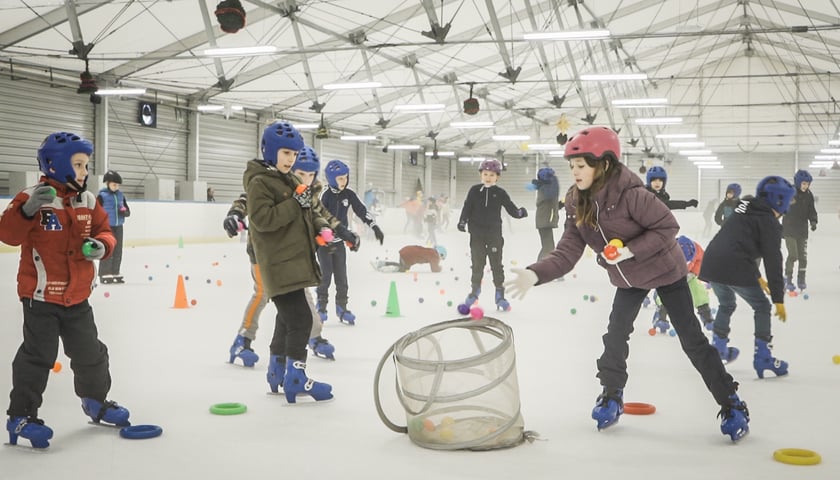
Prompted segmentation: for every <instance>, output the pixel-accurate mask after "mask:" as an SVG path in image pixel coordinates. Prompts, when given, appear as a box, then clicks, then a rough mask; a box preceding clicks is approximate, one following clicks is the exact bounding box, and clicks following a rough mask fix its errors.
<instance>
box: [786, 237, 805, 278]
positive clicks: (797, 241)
mask: <svg viewBox="0 0 840 480" xmlns="http://www.w3.org/2000/svg"><path fill="white" fill-rule="evenodd" d="M785 246H787V251H788V256H787V259H786V260H785V276H786V277H791V281H793V280H792V278H793V264H794V263H796V262H797V261H798V262H799V268H798V277H799V279H802V280H804V278H805V269H807V268H808V239H807V238H794V237H785Z"/></svg>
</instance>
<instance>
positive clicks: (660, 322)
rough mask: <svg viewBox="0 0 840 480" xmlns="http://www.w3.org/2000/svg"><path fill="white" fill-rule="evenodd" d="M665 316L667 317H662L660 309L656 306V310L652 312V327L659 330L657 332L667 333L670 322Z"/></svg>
mask: <svg viewBox="0 0 840 480" xmlns="http://www.w3.org/2000/svg"><path fill="white" fill-rule="evenodd" d="M667 318H668V317H664V318H663V317H662V309H661V308H659V307H656V311H655V312H653V328H655V329H657V330H659V333H662V334H665V333H668V330H670V329H671V322H669V321H668V320H667Z"/></svg>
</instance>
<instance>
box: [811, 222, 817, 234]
mask: <svg viewBox="0 0 840 480" xmlns="http://www.w3.org/2000/svg"><path fill="white" fill-rule="evenodd" d="M811 231H812V232H816V231H817V224H816V223H812V224H811Z"/></svg>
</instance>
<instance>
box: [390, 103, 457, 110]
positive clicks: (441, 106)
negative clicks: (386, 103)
mask: <svg viewBox="0 0 840 480" xmlns="http://www.w3.org/2000/svg"><path fill="white" fill-rule="evenodd" d="M445 109H446V105H444V104H442V103H429V104H426V105H422V104H420V105H394V110H397V111H400V112H439V111H441V110H445Z"/></svg>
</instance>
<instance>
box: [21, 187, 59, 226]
mask: <svg viewBox="0 0 840 480" xmlns="http://www.w3.org/2000/svg"><path fill="white" fill-rule="evenodd" d="M55 195H56V191H55V189H54V188H53V187H51V186H49V185H38V186H37V187H35V190H33V191H32V194H31V195H30V196H29V199H27V200H26V203H24V204H23V205H22V206H21V207H20V209H21V210H22V211H23V214H24V215H26V217H27V218H32V217H34V216H35V213H36V212H37V211H38V209H40V208H41V207H43V206H44V205H46V204H48V203H52V201H53V200H55Z"/></svg>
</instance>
